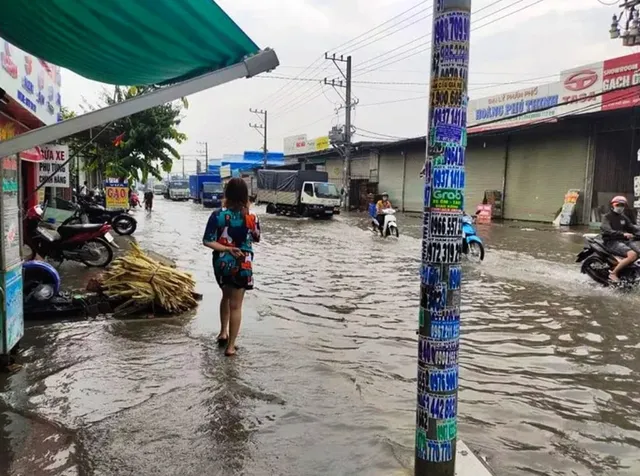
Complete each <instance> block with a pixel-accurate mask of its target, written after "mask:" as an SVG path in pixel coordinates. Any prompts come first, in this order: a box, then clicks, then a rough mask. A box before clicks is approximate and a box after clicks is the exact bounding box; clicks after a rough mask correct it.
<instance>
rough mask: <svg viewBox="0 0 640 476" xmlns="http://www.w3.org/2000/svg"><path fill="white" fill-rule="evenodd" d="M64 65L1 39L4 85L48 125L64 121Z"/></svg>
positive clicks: (1, 85) (0, 76)
mask: <svg viewBox="0 0 640 476" xmlns="http://www.w3.org/2000/svg"><path fill="white" fill-rule="evenodd" d="M60 84H61V72H60V67H58V66H55V65H52V64H50V63H47V62H46V61H42V60H40V59H38V58H36V57H35V56H33V55H30V54H28V53H26V52H24V51H22V50H21V49H20V48H17V47H15V46H13V45H12V44H11V43H9V42H8V41H5V40H3V39H2V38H0V88H2V89H4V90H5V91H6V93H7V95H8V96H9V97H11V98H12V99H14V100H15V101H17V102H18V103H19V104H20V105H21V106H22V107H23V108H25V109H26V110H28V111H29V112H30V113H31V114H33V115H34V116H36V117H37V118H38V119H40V120H41V121H42V122H44V123H45V124H47V125H50V124H55V123H56V122H59V120H61V111H60V108H61V103H62V99H61V96H60Z"/></svg>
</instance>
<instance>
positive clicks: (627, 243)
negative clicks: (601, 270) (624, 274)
mask: <svg viewBox="0 0 640 476" xmlns="http://www.w3.org/2000/svg"><path fill="white" fill-rule="evenodd" d="M627 207H628V202H627V199H626V198H625V197H622V196H617V197H613V199H612V200H611V210H610V211H609V213H607V214H606V215H604V216H603V217H602V223H601V225H600V231H601V233H602V239H603V241H604V243H605V245H606V247H607V249H608V250H609V251H610V252H611V253H612V254H614V255H616V256H619V257H622V258H623V259H622V260H621V261H620V262H619V263H618V265H617V266H616V267H615V268H614V269H613V271H611V273H609V279H610V280H611V281H613V282H614V283H617V282H619V281H620V277H619V274H620V271H622V270H623V269H624V268H625V267H627V266H629V265H630V264H631V263H633V262H635V261H636V260H637V259H638V256H639V255H640V245H639V244H638V243H637V242H635V241H633V240H634V238H635V236H636V235H638V234H640V227H638V226H637V225H635V224H634V223H633V220H632V219H631V217H630V215H629V212H628V209H627Z"/></svg>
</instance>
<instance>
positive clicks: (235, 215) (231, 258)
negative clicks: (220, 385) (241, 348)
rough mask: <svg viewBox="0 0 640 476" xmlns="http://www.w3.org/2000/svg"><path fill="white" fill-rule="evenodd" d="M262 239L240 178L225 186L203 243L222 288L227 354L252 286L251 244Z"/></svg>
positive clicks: (222, 342) (221, 337)
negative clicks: (220, 202) (219, 204)
mask: <svg viewBox="0 0 640 476" xmlns="http://www.w3.org/2000/svg"><path fill="white" fill-rule="evenodd" d="M258 241H260V224H259V222H258V217H257V216H256V215H255V214H254V213H251V212H250V211H249V190H248V189H247V184H246V183H245V181H244V180H242V179H241V178H232V179H231V180H229V182H228V183H227V186H226V187H225V189H224V203H223V207H222V208H221V209H219V210H214V211H213V213H211V216H210V217H209V221H208V222H207V227H206V229H205V232H204V236H203V238H202V243H203V244H204V246H206V247H207V248H211V249H212V250H213V271H214V274H215V277H216V281H217V282H218V285H219V286H220V288H221V289H222V300H221V301H220V325H221V328H220V334H219V335H218V344H219V345H220V346H226V350H225V355H227V356H232V355H235V353H236V350H237V349H236V339H237V337H238V332H239V331H240V323H241V322H242V301H243V299H244V293H245V291H246V290H248V289H253V269H252V262H253V248H252V243H253V242H258Z"/></svg>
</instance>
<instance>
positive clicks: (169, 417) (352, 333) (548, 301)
mask: <svg viewBox="0 0 640 476" xmlns="http://www.w3.org/2000/svg"><path fill="white" fill-rule="evenodd" d="M154 206H155V207H156V210H155V211H154V212H153V213H152V214H151V215H145V212H143V211H138V212H137V216H138V218H139V220H140V227H139V231H137V232H136V236H137V238H138V240H139V241H140V242H141V244H143V246H145V247H148V248H150V249H153V250H156V251H158V252H160V253H163V254H166V255H169V256H171V257H172V258H175V259H176V261H177V264H178V266H179V267H181V268H185V269H188V270H190V271H192V272H193V273H194V274H195V276H196V278H197V281H198V291H199V292H202V293H204V295H205V298H204V301H203V302H202V303H201V305H200V307H199V309H198V310H197V312H194V313H192V314H190V315H187V316H182V317H180V318H175V319H162V320H142V319H141V320H133V321H114V320H92V321H81V322H67V323H36V324H33V325H31V326H30V327H29V329H28V330H27V336H26V338H25V339H24V342H23V348H24V351H23V354H22V361H23V363H24V364H25V365H24V368H23V369H22V370H21V371H20V372H18V373H16V374H13V375H11V376H8V377H7V376H3V375H0V476H4V475H11V476H17V475H28V476H39V475H43V476H49V475H65V476H66V475H83V476H84V475H87V476H94V475H95V476H101V475H109V476H111V475H118V476H119V475H157V476H173V475H183V476H191V475H193V476H196V475H198V476H200V475H203V476H204V475H207V476H209V475H218V474H220V475H225V476H226V475H234V474H238V475H258V476H259V475H278V476H286V475H332V476H333V475H385V476H386V475H393V474H395V473H396V472H397V471H399V470H402V469H403V468H409V467H410V466H411V464H412V460H413V432H414V411H415V391H416V389H415V374H416V336H415V330H416V326H417V313H418V311H417V299H418V287H419V283H418V267H419V257H420V240H419V236H420V219H419V218H416V217H408V216H399V217H398V224H399V226H400V231H401V233H402V234H401V237H400V239H399V240H397V241H396V240H393V239H389V240H386V241H385V240H382V239H380V238H378V237H375V236H373V234H372V233H371V232H370V231H368V230H367V229H366V225H367V222H366V219H365V218H364V217H363V216H362V215H342V216H339V217H337V218H335V219H334V220H333V221H310V220H293V219H288V218H279V217H270V216H264V215H262V223H263V230H264V239H263V242H262V243H260V244H259V245H257V246H256V279H257V283H256V284H257V288H256V290H255V291H254V292H252V293H250V294H249V295H248V296H247V299H246V303H245V313H244V321H243V328H242V331H241V341H240V346H241V348H240V351H239V354H238V356H237V357H236V358H234V359H228V358H225V357H224V356H223V355H222V353H221V351H220V350H219V349H218V348H217V346H216V345H215V336H216V333H217V331H218V325H219V320H218V313H217V303H218V298H219V291H218V289H217V287H216V286H215V284H214V281H213V276H212V271H211V266H210V255H209V254H208V253H207V252H206V250H205V249H204V248H203V247H202V246H201V243H200V239H201V233H202V230H203V228H204V224H205V222H206V219H207V217H208V214H209V211H208V210H204V209H202V208H201V207H199V206H197V205H194V204H191V203H173V202H167V201H164V200H161V199H160V200H158V201H157V204H154ZM258 212H259V213H260V212H261V209H260V208H258ZM479 233H480V235H481V236H482V237H483V238H485V239H486V241H487V244H488V252H487V257H486V260H485V262H484V263H482V264H481V265H479V266H470V265H469V266H465V270H466V274H465V278H466V286H465V288H464V292H465V300H464V303H463V304H464V307H463V311H464V314H463V335H462V347H461V366H462V369H461V378H462V380H461V392H460V398H461V404H460V408H459V413H460V436H461V437H462V439H464V440H465V442H466V443H467V444H469V446H470V447H471V448H473V449H474V450H477V451H479V452H480V453H482V454H484V455H486V456H488V457H489V462H490V464H491V465H492V466H493V468H494V469H495V470H496V473H497V474H498V475H500V476H503V475H504V476H511V475H513V476H521V475H522V476H524V475H554V476H557V475H566V476H569V475H571V476H587V475H607V476H608V475H638V474H640V385H639V381H640V377H638V370H640V362H639V361H638V357H639V353H640V350H639V349H640V328H639V324H638V323H639V318H638V311H637V309H638V304H640V299H639V298H638V297H637V296H636V295H635V294H626V295H619V294H614V293H613V292H611V291H608V290H603V289H600V288H598V287H596V286H594V285H592V284H591V283H590V282H589V281H588V280H587V278H586V277H584V276H582V275H581V274H580V273H579V270H578V267H577V266H576V265H575V264H574V263H573V260H574V256H575V253H576V252H577V251H579V250H580V248H581V238H580V235H579V234H577V233H576V234H569V233H567V234H561V233H559V232H557V231H552V230H550V229H549V228H548V227H540V226H536V225H531V224H509V225H506V226H503V225H492V226H490V227H482V228H480V229H479Z"/></svg>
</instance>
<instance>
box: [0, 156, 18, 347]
mask: <svg viewBox="0 0 640 476" xmlns="http://www.w3.org/2000/svg"><path fill="white" fill-rule="evenodd" d="M0 175H1V176H2V181H1V182H0V217H1V221H2V227H1V232H2V241H1V246H0V354H8V353H9V352H11V350H12V349H13V348H14V347H15V346H16V345H17V344H18V342H19V341H20V339H22V336H24V314H23V307H22V256H21V251H22V245H21V241H22V240H21V235H22V226H21V220H20V190H19V185H18V184H19V183H20V161H19V159H18V157H17V156H13V157H5V158H3V159H1V161H0Z"/></svg>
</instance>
